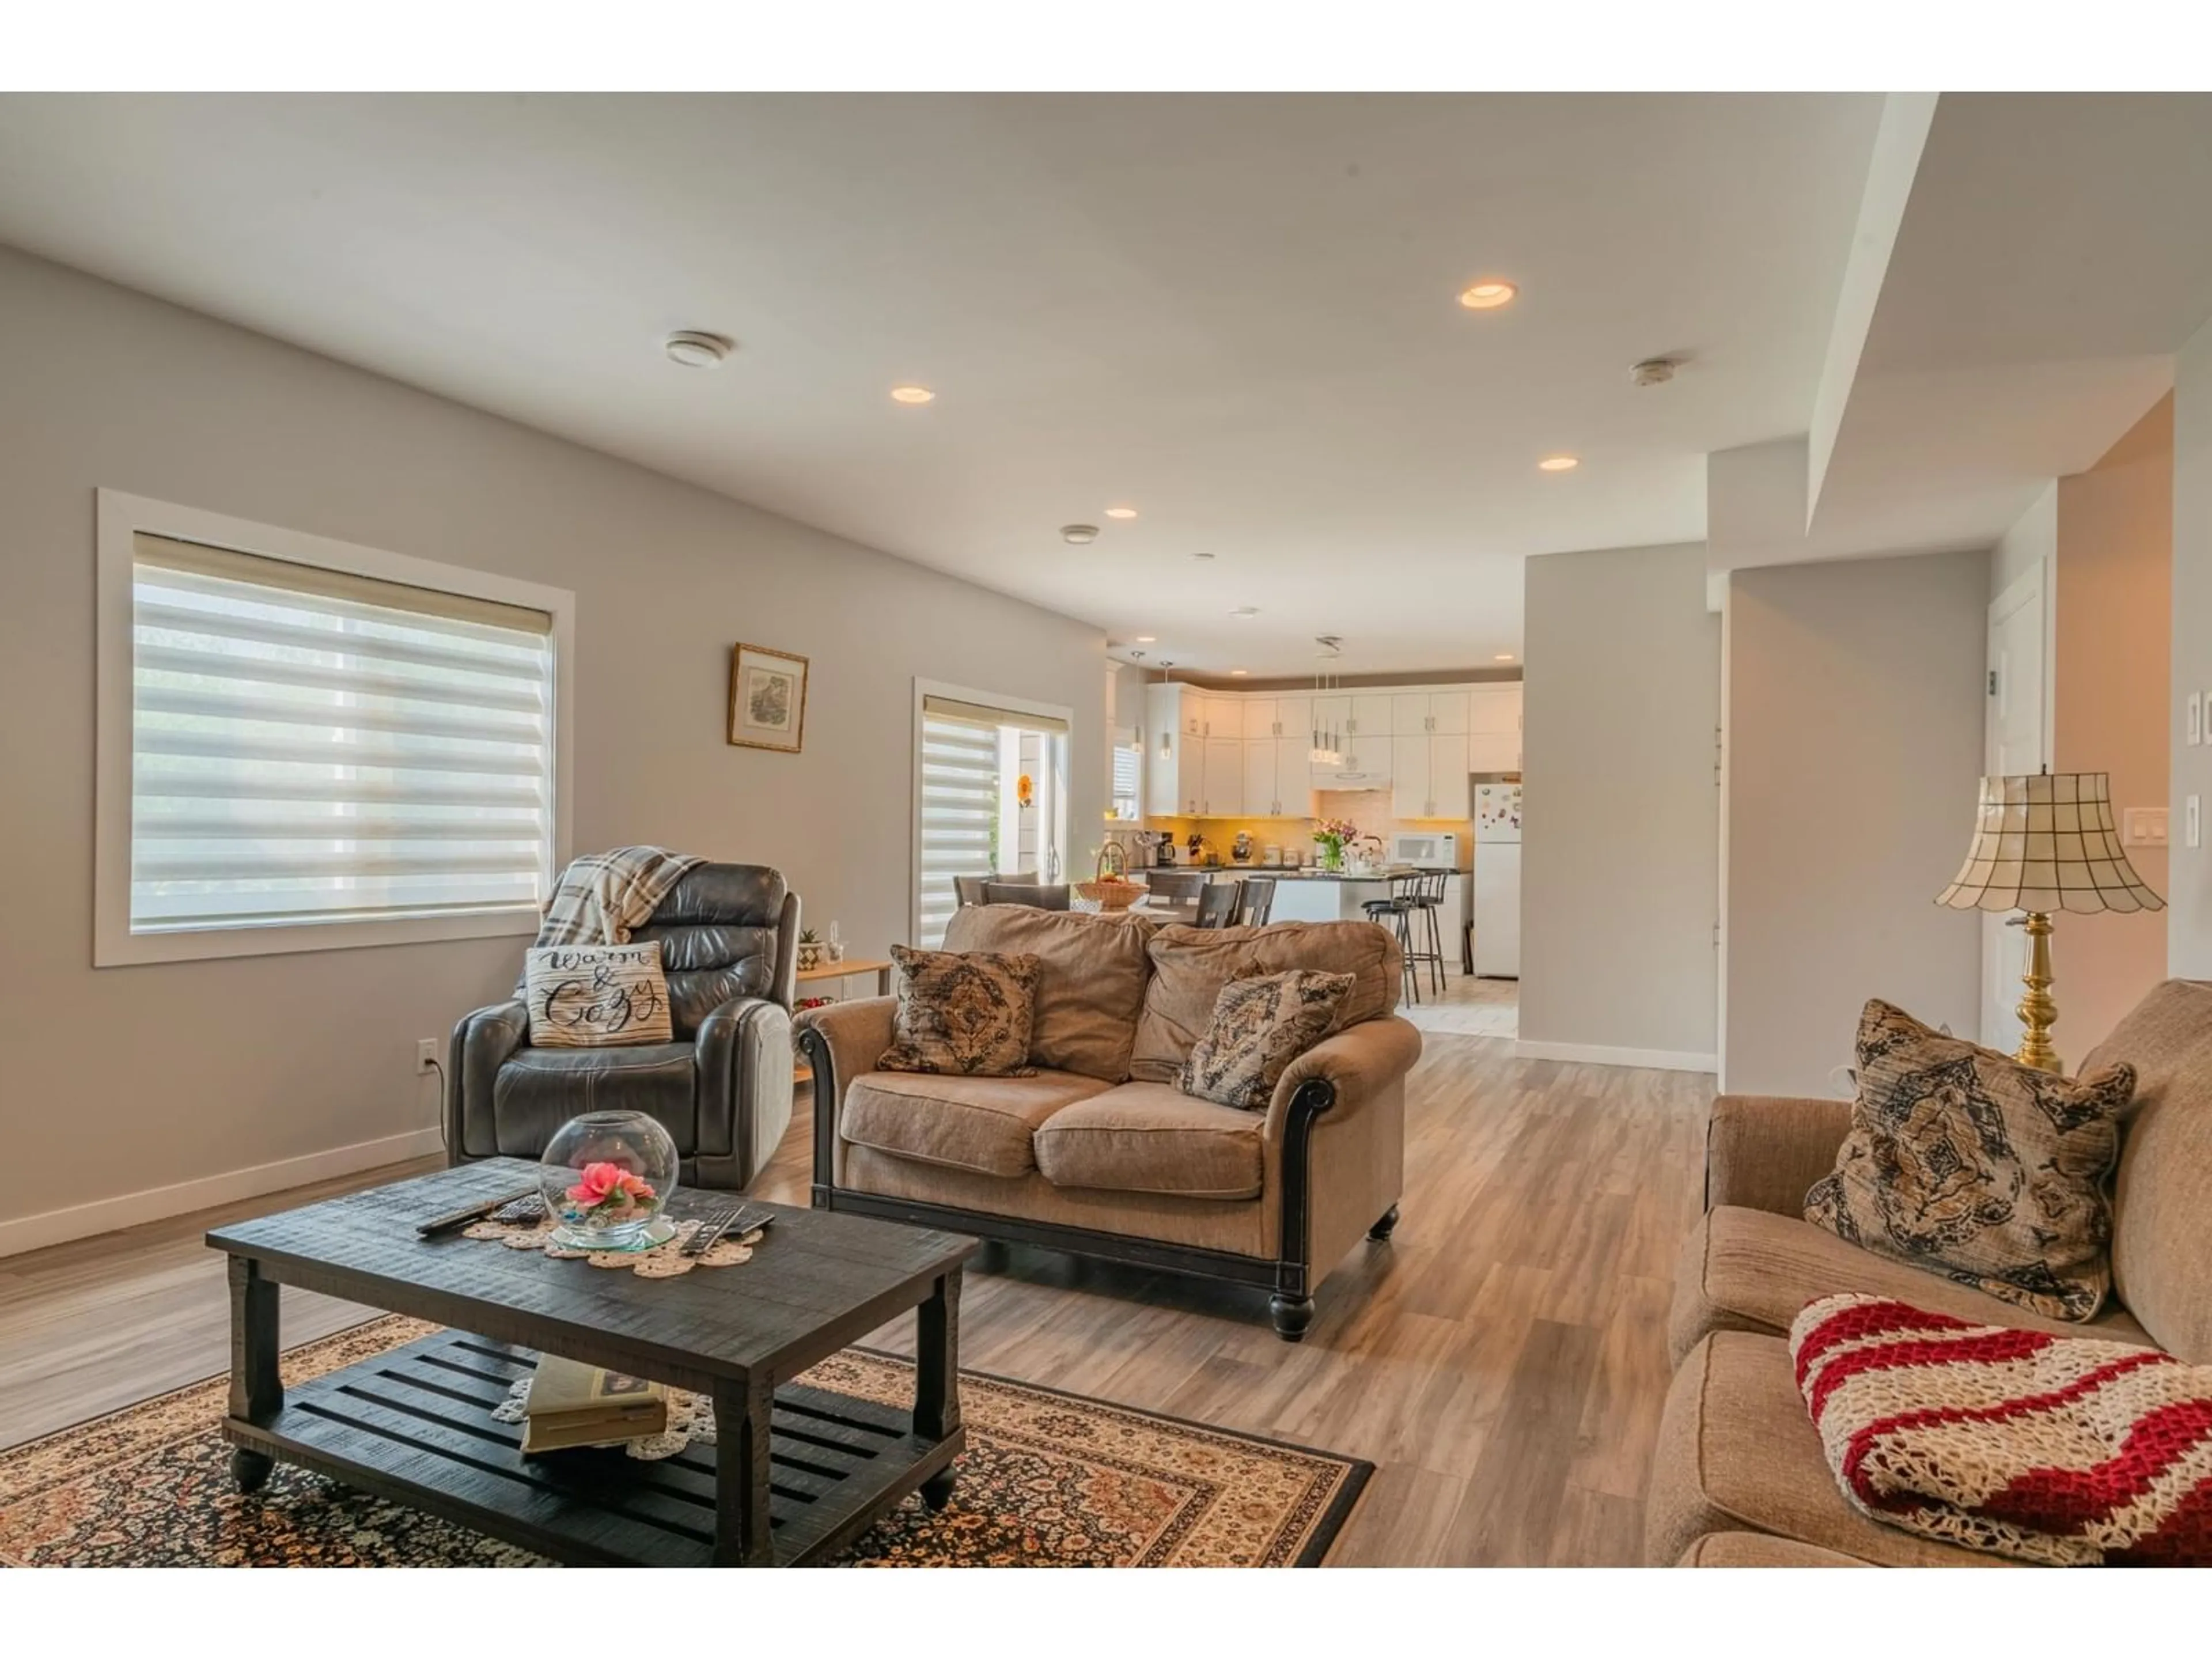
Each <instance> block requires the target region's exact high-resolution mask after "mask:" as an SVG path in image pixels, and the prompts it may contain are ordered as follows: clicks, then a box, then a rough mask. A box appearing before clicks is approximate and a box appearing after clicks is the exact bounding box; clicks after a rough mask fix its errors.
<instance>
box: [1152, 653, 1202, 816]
mask: <svg viewBox="0 0 2212 1659" xmlns="http://www.w3.org/2000/svg"><path fill="white" fill-rule="evenodd" d="M1170 690H1173V688H1171V687H1167V686H1149V687H1147V688H1146V693H1145V696H1146V702H1145V719H1146V732H1145V811H1146V813H1147V814H1149V815H1150V816H1152V817H1164V818H1176V817H1193V816H1194V815H1195V814H1196V813H1197V811H1198V809H1199V805H1200V800H1201V799H1202V798H1203V795H1204V784H1205V770H1206V752H1205V746H1204V744H1205V740H1204V739H1203V738H1194V737H1189V736H1187V735H1186V734H1185V733H1184V732H1182V730H1181V729H1179V728H1178V727H1177V726H1176V724H1175V723H1174V722H1175V720H1176V714H1177V713H1178V708H1177V706H1176V703H1175V702H1174V701H1173V699H1172V698H1170V697H1158V696H1157V695H1156V694H1158V693H1159V692H1161V691H1170ZM1163 740H1164V741H1165V743H1166V744H1167V753H1166V754H1165V755H1162V754H1161V752H1160V744H1161V743H1162V741H1163Z"/></svg>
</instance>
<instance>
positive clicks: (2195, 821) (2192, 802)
mask: <svg viewBox="0 0 2212 1659" xmlns="http://www.w3.org/2000/svg"><path fill="white" fill-rule="evenodd" d="M2181 822H2182V830H2181V836H2182V843H2181V844H2182V845H2183V846H2185V847H2194V846H2196V845H2197V843H2198V842H2201V841H2202V840H2203V823H2201V822H2200V815H2199V812H2198V811H2197V797H2196V796H2194V795H2191V797H2190V798H2189V802H2188V810H2187V811H2185V812H2184V813H2183V814H2182V819H2181Z"/></svg>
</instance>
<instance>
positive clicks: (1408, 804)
mask: <svg viewBox="0 0 2212 1659" xmlns="http://www.w3.org/2000/svg"><path fill="white" fill-rule="evenodd" d="M1467 772H1468V738H1467V735H1466V734H1465V733H1464V732H1443V733H1437V732H1413V733H1412V734H1411V735H1409V736H1406V737H1399V738H1391V739H1390V811H1391V813H1392V814H1393V815H1394V816H1395V817H1401V818H1463V817H1466V816H1467V815H1468V811H1469V810H1470V805H1471V803H1470V800H1469V798H1468V782H1467Z"/></svg>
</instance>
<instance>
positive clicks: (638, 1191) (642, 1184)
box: [568, 1164, 653, 1208]
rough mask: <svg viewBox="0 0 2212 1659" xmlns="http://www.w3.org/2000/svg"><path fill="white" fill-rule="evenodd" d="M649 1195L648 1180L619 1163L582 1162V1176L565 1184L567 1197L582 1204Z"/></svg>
mask: <svg viewBox="0 0 2212 1659" xmlns="http://www.w3.org/2000/svg"><path fill="white" fill-rule="evenodd" d="M652 1196H653V1185H652V1183H651V1182H647V1181H646V1180H645V1179H643V1178H642V1177H641V1176H634V1175H632V1174H631V1173H630V1172H629V1170H625V1169H623V1167H622V1165H621V1164H586V1165H585V1166H584V1173H583V1176H582V1178H581V1179H580V1180H579V1181H578V1182H576V1184H575V1185H574V1186H573V1187H571V1188H568V1199H569V1201H570V1202H571V1203H574V1204H580V1205H582V1206H585V1207H586V1208H589V1207H590V1206H592V1205H594V1204H605V1203H607V1202H608V1201H610V1200H623V1201H625V1202H632V1203H642V1202H643V1201H644V1200H647V1199H649V1198H651V1197H652Z"/></svg>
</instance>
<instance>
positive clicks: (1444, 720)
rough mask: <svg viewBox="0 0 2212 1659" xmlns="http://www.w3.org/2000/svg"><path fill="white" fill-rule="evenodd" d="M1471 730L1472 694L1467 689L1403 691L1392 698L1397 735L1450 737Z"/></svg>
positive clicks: (1393, 729) (1392, 723)
mask: <svg viewBox="0 0 2212 1659" xmlns="http://www.w3.org/2000/svg"><path fill="white" fill-rule="evenodd" d="M1467 729H1468V694H1467V693H1466V692H1464V691H1400V692H1398V693H1396V694H1395V695H1394V696H1392V697H1391V699H1390V734H1391V736H1393V737H1399V738H1412V737H1425V736H1427V735H1430V734H1431V733H1437V732H1441V733H1443V734H1444V735H1446V736H1453V735H1457V734H1462V733H1464V732H1466V731H1467Z"/></svg>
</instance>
